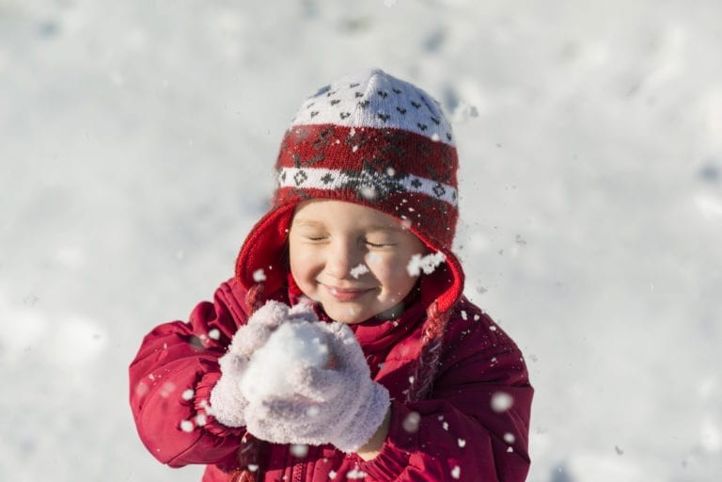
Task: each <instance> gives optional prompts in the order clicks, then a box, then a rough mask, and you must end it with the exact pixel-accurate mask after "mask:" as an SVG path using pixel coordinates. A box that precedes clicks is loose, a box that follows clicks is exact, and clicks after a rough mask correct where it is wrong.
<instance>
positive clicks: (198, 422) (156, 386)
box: [129, 279, 247, 468]
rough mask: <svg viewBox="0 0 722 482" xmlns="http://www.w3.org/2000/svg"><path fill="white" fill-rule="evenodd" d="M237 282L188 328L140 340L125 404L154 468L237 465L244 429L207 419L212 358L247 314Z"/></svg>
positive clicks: (201, 309)
mask: <svg viewBox="0 0 722 482" xmlns="http://www.w3.org/2000/svg"><path fill="white" fill-rule="evenodd" d="M243 296H244V292H243V290H242V288H241V287H240V284H239V283H238V282H237V281H236V280H233V279H231V280H229V281H226V282H224V283H222V284H221V285H220V287H219V288H218V289H217V290H216V292H215V294H214V297H213V302H209V301H202V302H200V303H198V304H197V305H196V306H195V308H194V309H193V310H192V312H191V314H190V318H189V320H188V322H183V321H174V322H169V323H164V324H161V325H159V326H157V327H156V328H155V329H153V330H152V331H151V332H150V333H149V334H148V335H146V336H145V338H144V339H143V342H142V344H141V347H140V350H139V351H138V354H137V355H136V357H135V359H134V360H133V362H132V363H131V365H130V369H129V374H130V405H131V409H132V412H133V418H134V420H135V424H136V428H137V430H138V434H139V435H140V438H141V440H142V442H143V444H144V445H145V446H146V448H147V449H148V450H149V451H150V452H151V454H153V456H154V457H155V458H157V459H158V460H159V461H160V462H162V463H164V464H168V465H170V466H172V467H180V466H183V465H187V464H215V465H219V466H221V467H223V466H228V467H231V468H232V467H234V466H235V465H236V452H237V451H238V449H239V447H240V439H241V437H242V436H243V434H244V433H245V428H243V427H242V428H237V429H233V428H229V427H226V426H224V425H222V424H221V423H220V422H218V421H217V420H215V419H214V418H213V416H212V415H211V414H210V413H209V410H208V408H209V401H208V400H209V397H210V392H211V389H212V388H213V386H214V385H215V383H216V381H217V380H218V378H219V377H220V368H219V366H218V358H219V357H221V356H222V355H223V354H224V352H225V349H226V347H227V346H228V344H229V343H230V340H231V338H232V337H233V334H234V333H235V332H236V330H237V329H238V326H239V325H240V324H243V323H245V322H246V319H247V316H246V313H245V310H244V309H243V307H242V304H241V301H239V300H243V299H244V298H243Z"/></svg>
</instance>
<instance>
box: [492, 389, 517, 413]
mask: <svg viewBox="0 0 722 482" xmlns="http://www.w3.org/2000/svg"><path fill="white" fill-rule="evenodd" d="M512 405H514V398H513V397H512V396H511V395H509V394H508V393H505V392H496V393H494V395H492V397H491V408H492V410H494V411H495V412H497V413H502V412H506V411H507V410H509V409H510V408H511V406H512Z"/></svg>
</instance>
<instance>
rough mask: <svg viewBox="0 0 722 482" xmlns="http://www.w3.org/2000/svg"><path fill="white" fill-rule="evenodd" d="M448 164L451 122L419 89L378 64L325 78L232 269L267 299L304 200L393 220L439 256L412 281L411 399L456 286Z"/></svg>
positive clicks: (277, 285) (288, 140)
mask: <svg viewBox="0 0 722 482" xmlns="http://www.w3.org/2000/svg"><path fill="white" fill-rule="evenodd" d="M457 167H458V161H457V154H456V147H455V144H454V137H453V134H452V131H451V126H450V124H449V122H448V121H447V119H446V117H445V116H444V114H443V112H442V110H441V108H440V106H439V103H438V102H437V101H435V100H434V99H433V98H432V97H431V96H429V95H428V94H427V93H426V92H424V91H423V90H421V89H419V88H418V87H416V86H414V85H412V84H410V83H408V82H405V81H403V80H399V79H397V78H395V77H393V76H391V75H389V74H387V73H385V72H383V71H382V70H379V69H373V70H367V71H363V72H360V73H357V74H354V75H350V76H346V77H343V78H341V79H340V80H338V81H336V82H333V83H331V84H329V85H326V86H324V87H322V88H321V89H319V90H318V91H317V92H316V93H315V94H314V95H312V96H311V97H309V98H308V99H307V100H306V101H305V102H304V103H303V105H302V106H301V109H300V110H299V111H298V113H297V114H296V116H295V117H294V119H293V121H292V124H291V126H290V127H289V128H288V130H287V131H286V133H285V135H284V137H283V141H282V143H281V148H280V151H279V154H278V159H277V162H276V171H277V176H278V186H277V189H276V191H275V193H274V198H273V207H272V209H271V210H270V211H269V213H268V214H266V215H265V216H264V217H263V218H262V219H261V220H260V221H259V222H258V223H257V224H256V226H255V227H254V228H253V229H252V230H251V233H250V234H249V236H248V238H247V239H246V241H245V243H244V245H243V247H242V248H241V252H240V254H239V256H238V260H237V264H236V275H237V277H238V278H240V279H241V281H242V283H243V284H244V285H245V286H246V287H248V289H249V290H253V293H254V294H253V296H256V294H257V291H258V290H260V289H262V290H263V292H264V293H266V295H267V296H270V295H271V294H272V293H273V292H274V291H276V290H278V289H281V288H282V286H284V285H285V284H286V283H288V282H289V280H288V273H287V270H286V271H284V267H283V266H280V257H281V254H280V250H281V249H283V248H285V242H286V239H287V233H288V229H289V227H290V222H291V219H292V215H293V210H294V208H295V206H296V205H297V204H298V203H299V202H302V201H304V200H308V199H334V200H340V201H347V202H353V203H356V204H361V205H364V206H368V207H371V208H374V209H377V210H379V211H382V212H384V213H386V214H389V215H391V216H393V217H395V218H397V219H399V220H400V221H401V222H402V223H403V225H404V226H405V227H406V228H407V229H409V231H411V232H412V233H414V234H415V235H416V236H417V237H418V238H419V239H420V240H421V241H423V242H424V243H425V244H426V246H427V247H428V248H429V249H430V250H431V251H432V252H439V253H441V254H442V255H443V258H444V259H445V263H443V264H442V266H440V267H438V268H437V269H436V270H435V271H434V272H433V273H432V274H430V275H422V280H421V281H422V282H425V283H426V287H427V289H422V290H421V295H422V298H425V299H424V300H423V301H424V302H425V303H426V304H427V306H428V308H427V314H428V316H427V318H428V319H427V321H426V323H425V324H424V328H423V340H422V344H423V350H422V352H421V353H420V355H419V357H420V359H421V363H420V367H419V369H420V370H421V371H422V372H423V371H424V370H426V369H429V370H430V371H429V372H428V373H422V372H419V374H418V375H419V376H415V377H414V379H415V384H416V385H417V386H416V387H412V389H413V390H412V396H411V398H419V397H421V396H423V393H424V392H426V391H427V390H428V388H429V384H430V383H431V378H432V377H433V372H434V371H435V369H436V366H435V365H436V363H437V362H438V354H439V352H440V350H438V348H439V347H440V343H441V339H442V334H443V330H444V327H445V323H446V319H447V318H448V313H447V312H448V311H449V309H450V308H451V307H452V306H453V305H454V304H455V303H456V301H457V300H458V299H459V298H460V297H461V293H462V291H463V279H464V276H463V271H462V269H461V265H460V264H459V262H458V260H457V258H456V257H455V256H454V254H453V253H452V252H451V244H452V240H453V237H454V232H455V228H456V221H457V218H458V208H457V201H458V195H457V179H456V171H457ZM269 246H271V247H275V248H269ZM291 283H292V280H291ZM422 288H423V286H422ZM254 304H255V303H254ZM429 356H430V357H431V358H430V359H428V358H429ZM424 358H427V359H426V361H425V360H424Z"/></svg>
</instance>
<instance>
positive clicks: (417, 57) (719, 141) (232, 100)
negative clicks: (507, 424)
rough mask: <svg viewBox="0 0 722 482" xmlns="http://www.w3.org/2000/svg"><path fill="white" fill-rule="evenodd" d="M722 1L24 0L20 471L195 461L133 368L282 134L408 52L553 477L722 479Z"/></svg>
mask: <svg viewBox="0 0 722 482" xmlns="http://www.w3.org/2000/svg"><path fill="white" fill-rule="evenodd" d="M721 21H722V4H721V3H720V2H718V1H713V0H708V1H703V0H700V1H697V2H693V3H690V2H682V1H671V0H670V1H652V0H639V1H633V2H630V1H622V0H606V1H596V2H578V1H571V0H569V1H563V0H549V1H545V2H532V1H512V2H510V1H508V0H505V1H502V0H498V1H491V0H481V1H480V0H425V1H421V0H415V1H412V0H373V1H366V2H351V1H343V2H342V1H338V2H331V1H321V0H304V1H293V2H288V1H286V2H281V1H270V0H269V1H265V2H232V1H221V0H206V1H200V0H194V1H191V0H176V1H170V0H152V1H148V0H124V1H122V2H116V1H109V0H94V1H90V0H56V1H51V0H0V377H1V379H2V381H3V388H2V391H1V392H0V427H2V437H0V479H1V480H7V481H20V482H24V481H37V480H47V479H49V480H53V481H55V482H60V481H100V480H103V481H197V480H199V479H200V472H201V468H199V467H189V468H184V469H178V470H174V469H170V468H168V467H165V466H163V465H161V464H159V463H158V462H156V461H155V460H154V459H153V458H152V457H151V456H150V455H149V453H148V452H147V451H146V450H145V448H144V447H143V446H142V445H141V443H140V441H139V439H138V437H137V435H136V432H135V427H134V425H133V423H132V419H131V415H130V409H129V405H128V401H127V398H128V395H127V394H128V387H127V366H128V364H129V362H130V361H131V359H132V358H133V356H134V355H135V352H136V351H137V349H138V347H139V345H140V341H141V338H142V337H143V336H144V335H145V333H147V332H148V331H149V330H150V329H151V328H152V327H153V326H155V325H156V324H158V323H161V322H165V321H171V320H177V319H187V317H188V314H189V313H190V310H191V309H192V308H193V306H195V304H196V303H197V302H199V301H200V300H203V299H210V298H211V296H212V294H213V291H214V290H215V288H216V287H217V285H218V284H219V283H220V282H221V281H223V280H225V279H227V278H229V277H230V276H232V275H233V265H234V260H235V256H236V253H237V250H238V248H239V247H240V244H241V242H242V241H243V239H244V237H245V235H246V233H247V232H248V230H249V228H250V227H251V226H252V224H253V223H254V222H255V221H256V220H257V219H258V217H259V216H260V215H261V214H262V213H263V212H264V211H265V209H266V207H267V205H268V201H269V198H270V194H271V190H272V189H273V175H272V165H273V163H274V161H275V156H276V154H277V150H278V146H279V143H280V140H281V137H282V135H283V131H284V130H285V129H286V127H287V126H288V125H289V123H290V120H291V118H292V117H293V115H294V114H295V112H296V110H297V109H298V107H300V105H301V103H302V101H303V100H304V98H305V97H307V96H309V95H311V94H312V93H314V92H315V91H316V90H317V88H318V87H319V86H321V85H324V84H325V83H327V82H328V81H330V80H332V79H335V78H336V77H339V76H341V75H343V74H345V73H347V72H351V71H356V70H359V69H361V68H365V67H372V66H377V67H381V68H383V69H384V70H386V71H387V72H389V73H391V74H392V75H395V76H398V77H401V78H403V79H407V80H409V81H412V82H414V83H416V84H418V85H419V86H421V87H422V88H424V89H426V90H427V91H429V92H430V93H431V94H432V95H434V96H435V97H436V98H437V99H438V100H439V101H440V102H441V103H442V104H443V106H444V108H445V110H446V112H447V113H448V115H449V117H450V119H452V120H453V123H454V129H455V134H456V138H457V143H458V149H459V156H460V162H461V168H460V192H461V216H462V224H461V225H460V227H459V231H458V236H457V241H456V250H457V252H458V253H459V255H460V256H461V258H462V260H463V262H464V264H465V268H466V271H467V276H468V285H467V290H466V292H467V295H468V296H469V297H470V298H471V299H472V300H473V301H474V302H476V303H477V304H479V305H480V306H481V307H482V308H483V309H484V310H485V311H487V312H488V313H490V314H491V316H492V317H494V318H495V319H496V320H497V321H498V322H499V324H500V325H501V326H502V327H503V328H504V329H505V330H506V331H507V332H508V333H509V334H510V335H511V336H512V337H513V338H514V339H515V340H516V341H517V343H518V344H519V345H520V347H521V348H522V350H523V351H524V353H525V356H526V359H527V363H528V364H529V368H530V372H531V377H532V383H533V385H534V386H535V388H536V397H535V403H534V408H533V413H532V426H531V455H532V458H533V464H532V469H531V472H530V475H529V480H530V481H533V482H597V481H600V482H601V481H604V482H609V481H615V482H635V481H663V482H667V481H669V482H684V481H690V482H692V481H694V482H712V481H719V480H722V479H721V477H722V370H720V366H722V354H721V353H722V350H720V347H721V346H722V56H721V55H720V53H719V46H720V45H722V29H720V28H719V27H720V22H721Z"/></svg>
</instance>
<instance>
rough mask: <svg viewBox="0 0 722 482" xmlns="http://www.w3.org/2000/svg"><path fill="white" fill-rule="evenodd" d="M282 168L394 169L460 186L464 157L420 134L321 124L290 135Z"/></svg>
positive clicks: (278, 164) (302, 127) (279, 164)
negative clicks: (459, 171)
mask: <svg viewBox="0 0 722 482" xmlns="http://www.w3.org/2000/svg"><path fill="white" fill-rule="evenodd" d="M282 167H314V168H326V169H343V170H351V171H360V170H362V169H364V168H366V169H372V170H374V171H376V172H387V171H388V169H389V168H391V169H393V171H394V172H395V173H396V175H401V176H403V175H405V174H413V175H415V176H419V177H424V178H428V179H432V180H434V181H437V182H441V183H444V184H448V185H451V186H453V187H454V188H456V186H457V179H456V171H457V167H458V159H457V154H456V148H455V147H454V146H451V145H449V144H446V143H444V142H442V141H441V140H438V141H435V140H433V139H431V138H429V137H426V136H422V135H419V134H416V133H414V132H409V131H405V130H402V129H396V128H393V129H392V128H389V129H378V128H373V127H345V126H338V125H333V124H319V125H300V126H293V127H291V128H290V129H289V130H287V131H286V134H285V135H284V138H283V142H282V143H281V148H280V151H279V153H278V159H277V161H276V168H277V169H280V168H282Z"/></svg>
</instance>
